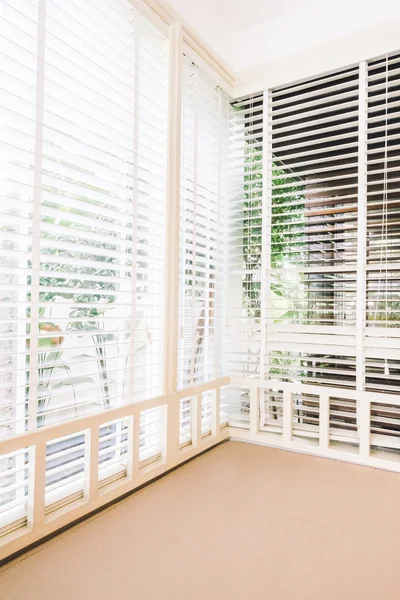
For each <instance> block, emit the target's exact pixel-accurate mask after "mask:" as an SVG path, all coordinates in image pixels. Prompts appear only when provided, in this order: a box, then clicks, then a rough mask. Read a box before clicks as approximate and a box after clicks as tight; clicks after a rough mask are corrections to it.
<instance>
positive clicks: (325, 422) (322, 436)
mask: <svg viewBox="0 0 400 600" xmlns="http://www.w3.org/2000/svg"><path fill="white" fill-rule="evenodd" d="M319 447H320V448H321V450H327V449H328V448H329V395H328V394H327V393H326V392H323V391H322V392H320V395H319Z"/></svg>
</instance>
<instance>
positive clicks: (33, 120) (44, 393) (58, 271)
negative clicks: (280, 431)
mask: <svg viewBox="0 0 400 600" xmlns="http://www.w3.org/2000/svg"><path fill="white" fill-rule="evenodd" d="M44 7H45V12H44ZM2 20H3V23H4V25H3V29H2V35H3V46H2V47H3V50H2V88H3V89H2V95H1V107H0V110H1V123H2V132H1V139H2V150H1V184H0V185H1V188H0V193H1V196H0V211H1V224H0V240H1V241H0V243H1V254H0V278H1V279H0V283H1V289H0V320H1V328H2V333H3V336H2V339H1V342H0V344H1V365H0V385H1V392H0V393H1V396H0V398H1V403H0V404H1V406H0V435H2V436H4V435H10V434H14V433H17V432H20V431H24V430H25V428H26V427H27V426H28V422H29V423H30V427H32V428H34V427H36V426H41V425H48V424H51V423H54V422H57V421H59V420H65V419H71V418H75V417H77V416H82V415H84V414H87V413H88V412H92V411H98V410H103V409H107V408H109V407H112V406H117V405H119V404H121V403H123V402H127V401H132V400H142V399H144V398H147V397H152V396H156V395H157V394H158V393H161V391H162V389H161V381H162V370H163V357H162V349H163V318H164V270H165V264H164V241H165V175H166V173H165V167H166V165H165V161H166V158H165V157H166V135H167V97H168V85H167V79H168V42H167V40H166V38H165V37H164V36H163V35H162V34H161V33H160V32H159V31H158V30H157V29H155V28H154V27H153V26H152V25H151V24H150V23H149V22H147V21H146V20H145V19H144V18H142V17H141V15H140V14H138V13H137V12H136V11H135V10H134V8H133V7H132V4H131V3H130V2H129V1H128V0H118V1H116V2H112V3H110V2H107V1H106V0H100V1H97V2H93V1H92V0H82V1H79V2H78V1H75V0H70V1H69V2H67V3H66V2H64V1H62V0H47V2H45V3H43V2H42V1H41V0H21V2H18V4H15V3H14V2H12V1H11V0H10V1H7V0H6V1H5V2H3V3H2Z"/></svg>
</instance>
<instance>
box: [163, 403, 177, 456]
mask: <svg viewBox="0 0 400 600" xmlns="http://www.w3.org/2000/svg"><path fill="white" fill-rule="evenodd" d="M179 417H180V400H179V398H176V397H172V398H170V399H169V400H168V404H167V419H166V422H165V428H166V429H165V434H166V442H167V462H168V463H169V464H170V465H172V464H176V462H177V458H178V455H179Z"/></svg>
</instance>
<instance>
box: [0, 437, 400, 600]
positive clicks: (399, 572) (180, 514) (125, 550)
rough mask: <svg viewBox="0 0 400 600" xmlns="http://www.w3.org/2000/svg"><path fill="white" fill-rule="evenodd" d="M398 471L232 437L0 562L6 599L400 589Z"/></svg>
mask: <svg viewBox="0 0 400 600" xmlns="http://www.w3.org/2000/svg"><path fill="white" fill-rule="evenodd" d="M399 506H400V475H396V474H393V473H388V472H383V471H377V470H373V469H369V468H364V467H358V466H354V465H350V464H344V463H339V462H334V461H329V460H324V459H319V458H314V457H310V456H305V455H300V454H294V453H289V452H284V451H280V450H272V449H268V448H263V447H260V446H252V445H248V444H240V443H235V442H229V443H226V444H223V445H221V446H219V447H217V448H215V449H214V450H211V451H210V452H208V453H206V454H204V455H202V456H201V457H199V458H197V459H195V460H194V461H192V462H190V463H188V464H187V465H185V466H183V467H181V468H180V469H178V470H176V471H174V472H173V473H171V474H169V475H168V476H166V477H164V478H163V479H161V480H159V481H158V482H156V483H155V484H153V485H151V486H149V487H147V488H145V489H143V490H142V491H140V492H139V493H137V494H135V495H134V496H131V497H129V498H127V499H125V500H124V501H122V502H121V503H119V504H117V505H115V506H114V507H112V508H111V509H109V510H107V511H105V512H103V513H100V514H99V515H97V516H96V517H95V518H93V519H91V520H90V521H87V522H84V523H81V524H80V525H79V526H78V527H76V528H74V529H72V530H69V531H68V532H66V533H64V534H63V535H62V536H60V537H58V538H54V539H53V540H51V541H50V542H48V543H46V544H44V545H43V546H40V547H39V548H36V549H35V551H34V552H32V553H31V554H28V555H25V557H23V558H22V559H21V558H20V559H18V561H17V562H14V563H11V564H8V565H6V566H5V567H3V568H2V569H1V570H0V599H1V600H183V599H185V600H400V566H399V564H400V563H399V558H400V550H399V548H400V510H399Z"/></svg>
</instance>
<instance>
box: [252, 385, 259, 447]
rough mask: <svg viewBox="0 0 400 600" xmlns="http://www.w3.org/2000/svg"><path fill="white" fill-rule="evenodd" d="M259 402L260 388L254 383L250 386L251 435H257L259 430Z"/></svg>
mask: <svg viewBox="0 0 400 600" xmlns="http://www.w3.org/2000/svg"><path fill="white" fill-rule="evenodd" d="M259 423H260V418H259V402H258V388H257V387H256V386H255V385H253V386H252V387H251V388H250V435H251V436H252V437H255V436H256V435H257V434H258V432H259Z"/></svg>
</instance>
